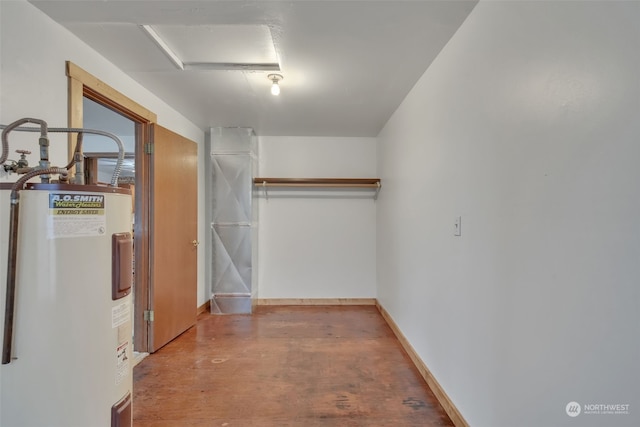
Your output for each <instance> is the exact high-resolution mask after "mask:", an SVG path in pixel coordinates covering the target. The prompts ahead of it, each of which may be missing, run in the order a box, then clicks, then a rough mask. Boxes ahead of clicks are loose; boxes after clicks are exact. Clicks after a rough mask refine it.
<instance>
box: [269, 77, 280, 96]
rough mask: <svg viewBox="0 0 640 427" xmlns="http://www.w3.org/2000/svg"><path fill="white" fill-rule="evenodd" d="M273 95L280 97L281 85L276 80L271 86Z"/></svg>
mask: <svg viewBox="0 0 640 427" xmlns="http://www.w3.org/2000/svg"><path fill="white" fill-rule="evenodd" d="M271 95H276V96H278V95H280V85H279V84H278V82H277V81H275V80H274V82H273V84H272V85H271Z"/></svg>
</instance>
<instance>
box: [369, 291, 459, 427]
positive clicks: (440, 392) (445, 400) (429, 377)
mask: <svg viewBox="0 0 640 427" xmlns="http://www.w3.org/2000/svg"><path fill="white" fill-rule="evenodd" d="M376 307H377V308H378V311H380V314H381V315H382V317H383V318H384V320H385V321H386V322H387V324H388V325H389V327H390V328H391V330H392V331H393V333H394V334H395V336H396V337H397V338H398V341H400V345H402V348H404V350H405V351H406V352H407V354H408V355H409V358H410V359H411V361H412V362H413V364H414V365H415V366H416V368H417V369H418V371H419V372H420V375H421V376H422V378H424V381H425V382H426V383H427V385H428V386H429V388H430V389H431V391H432V392H433V394H435V396H436V399H438V402H440V405H442V407H443V408H444V410H445V412H446V413H447V415H449V418H451V421H452V422H453V424H454V425H455V426H456V427H469V424H468V423H467V421H466V420H465V419H464V417H463V416H462V414H461V413H460V411H458V408H456V406H455V405H454V404H453V402H452V401H451V399H449V396H447V393H445V391H444V389H443V388H442V386H440V384H439V383H438V381H437V380H436V379H435V377H434V376H433V374H432V373H431V371H429V368H427V365H425V364H424V362H423V361H422V359H420V356H418V353H416V351H415V350H414V349H413V347H412V346H411V344H409V341H408V340H407V338H406V337H405V336H404V334H403V333H402V332H401V331H400V328H399V327H398V325H397V324H396V322H395V321H394V320H393V318H392V317H391V315H390V314H389V313H388V312H387V310H385V309H384V307H382V306H381V305H380V303H379V302H378V301H377V300H376Z"/></svg>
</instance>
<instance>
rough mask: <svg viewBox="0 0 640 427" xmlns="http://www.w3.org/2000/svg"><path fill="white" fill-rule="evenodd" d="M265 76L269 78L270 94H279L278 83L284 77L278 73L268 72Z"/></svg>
mask: <svg viewBox="0 0 640 427" xmlns="http://www.w3.org/2000/svg"><path fill="white" fill-rule="evenodd" d="M267 78H268V79H269V80H271V95H276V96H277V95H280V85H279V84H278V83H279V82H280V80H282V79H284V77H282V75H280V74H269V75H268V76H267Z"/></svg>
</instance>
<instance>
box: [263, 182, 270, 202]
mask: <svg viewBox="0 0 640 427" xmlns="http://www.w3.org/2000/svg"><path fill="white" fill-rule="evenodd" d="M262 189H263V190H264V198H265V200H267V201H269V193H268V192H267V181H262Z"/></svg>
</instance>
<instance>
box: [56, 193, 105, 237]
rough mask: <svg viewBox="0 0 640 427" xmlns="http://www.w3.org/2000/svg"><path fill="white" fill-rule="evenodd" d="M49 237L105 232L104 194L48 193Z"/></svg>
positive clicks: (83, 235) (93, 234)
mask: <svg viewBox="0 0 640 427" xmlns="http://www.w3.org/2000/svg"><path fill="white" fill-rule="evenodd" d="M49 219H50V221H49V238H50V239H56V238H60V237H86V236H101V235H103V234H105V232H106V217H105V196H104V194H86V193H83V194H74V193H50V194H49Z"/></svg>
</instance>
